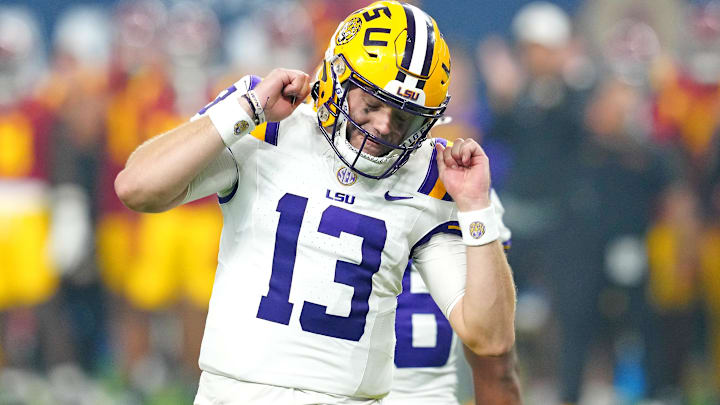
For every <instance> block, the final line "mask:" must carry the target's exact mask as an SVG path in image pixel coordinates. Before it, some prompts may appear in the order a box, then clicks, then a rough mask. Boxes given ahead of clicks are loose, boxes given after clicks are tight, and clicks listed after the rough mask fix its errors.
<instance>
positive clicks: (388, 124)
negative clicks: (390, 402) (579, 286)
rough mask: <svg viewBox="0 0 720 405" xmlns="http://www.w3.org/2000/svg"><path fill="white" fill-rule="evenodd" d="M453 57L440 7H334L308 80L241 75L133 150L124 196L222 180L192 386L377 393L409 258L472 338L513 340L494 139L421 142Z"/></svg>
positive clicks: (194, 188) (506, 344)
mask: <svg viewBox="0 0 720 405" xmlns="http://www.w3.org/2000/svg"><path fill="white" fill-rule="evenodd" d="M450 69H451V65H450V55H449V50H448V48H447V45H446V43H445V40H444V39H443V37H442V35H441V34H440V32H439V31H438V28H437V24H436V23H435V21H434V20H433V19H432V18H431V17H430V16H428V15H427V14H426V13H424V12H423V11H422V10H420V9H418V8H417V7H414V6H411V5H407V4H401V3H397V2H390V1H383V2H376V3H373V4H372V5H370V6H368V7H366V8H364V9H361V10H358V11H357V12H355V13H353V14H351V15H350V16H349V17H348V18H347V19H346V20H345V21H344V22H342V23H341V25H340V26H339V28H338V30H337V32H336V33H335V34H334V35H333V37H332V39H331V43H330V46H329V48H328V50H327V52H326V55H325V60H324V65H323V70H322V72H321V74H320V76H319V77H318V78H317V81H315V83H314V84H313V83H311V79H310V77H309V76H308V75H306V74H305V73H302V72H299V71H292V70H286V69H275V70H273V71H272V72H270V73H269V74H268V75H267V76H266V77H265V78H264V79H260V78H258V77H255V76H246V77H245V78H243V79H241V80H240V81H238V82H236V83H235V85H233V86H231V87H230V88H229V89H228V90H227V91H225V92H223V93H222V94H221V95H220V96H219V97H218V98H217V99H216V100H215V101H213V102H212V103H210V104H209V105H207V106H206V107H205V108H203V109H202V110H201V111H200V113H199V114H198V115H197V116H196V117H195V119H193V120H191V122H189V123H186V124H183V125H181V126H179V127H177V128H175V129H173V130H171V131H169V132H167V133H165V134H162V135H160V136H158V137H155V138H153V139H152V140H150V141H149V142H146V143H145V144H143V145H142V146H140V147H139V148H138V149H137V150H136V151H135V152H134V153H133V154H132V155H131V156H130V158H129V159H128V162H127V164H126V167H125V169H123V171H122V172H121V173H120V174H119V175H118V177H117V178H116V181H115V188H116V191H117V193H118V196H119V197H120V198H121V200H122V201H123V202H124V203H125V204H126V205H127V206H128V207H131V208H133V209H135V210H139V211H145V212H160V211H165V210H168V209H170V208H173V207H176V206H178V205H180V204H183V203H186V202H189V201H192V200H195V199H197V198H201V197H204V196H207V195H210V194H214V193H217V194H218V196H219V200H220V203H221V207H222V210H223V217H224V228H223V233H222V237H221V242H220V253H219V256H218V262H219V263H218V269H217V273H216V277H215V281H216V282H215V284H214V290H213V295H212V298H211V301H210V312H209V315H208V319H207V323H206V327H205V335H204V337H203V346H202V351H201V354H200V367H201V369H202V370H203V373H202V376H201V378H200V388H199V391H198V395H197V396H196V399H195V403H197V404H208V403H218V402H223V403H242V404H246V403H272V404H277V403H284V404H291V403H295V404H309V403H313V404H315V403H332V404H374V403H378V402H379V400H380V399H381V398H383V397H384V396H385V395H386V394H387V393H388V391H389V390H390V384H391V375H392V362H393V352H394V339H393V333H394V331H393V328H392V325H393V323H394V318H395V308H396V305H397V300H396V297H397V295H398V294H399V292H400V290H401V286H402V276H403V271H404V269H405V267H406V265H407V261H408V257H409V258H411V259H412V260H413V262H414V264H415V266H416V268H417V269H418V271H419V272H420V274H422V276H423V278H424V280H425V281H426V283H427V285H428V287H429V289H430V291H431V293H432V295H433V297H434V299H435V301H436V303H437V304H438V306H439V307H440V308H441V309H442V311H443V314H444V315H445V316H446V317H447V318H448V319H449V320H450V323H451V325H452V327H453V329H454V330H455V332H456V333H457V334H458V336H459V337H460V339H461V340H462V341H463V342H464V343H465V344H466V345H467V346H468V347H469V348H470V349H471V350H472V351H473V352H475V353H476V354H479V355H498V354H502V353H505V352H507V351H509V350H510V348H511V347H512V345H513V343H514V325H513V321H514V311H515V306H514V304H515V294H514V293H515V291H514V285H513V281H512V275H511V272H510V268H509V266H508V264H507V260H506V258H505V255H504V253H503V249H502V245H501V244H500V242H499V241H498V240H497V239H498V237H499V225H498V222H499V221H498V219H497V217H496V214H495V209H494V208H493V207H492V206H491V204H490V173H489V168H488V159H487V156H486V155H485V154H484V152H483V151H482V149H481V148H480V146H479V145H478V144H477V143H476V142H474V141H472V140H463V139H458V140H456V141H455V143H454V145H453V146H452V147H447V148H446V147H445V143H444V142H443V141H442V140H439V139H436V140H432V141H431V142H423V141H424V140H425V139H426V136H427V134H428V132H429V130H430V128H431V127H432V125H433V124H434V123H435V122H436V121H437V119H438V118H440V117H441V116H442V114H443V112H444V110H445V107H446V105H447V102H448V101H449V98H448V94H447V86H448V84H449V80H450ZM311 85H312V87H313V89H314V92H313V94H314V98H315V103H314V106H312V107H310V106H309V105H305V104H302V100H303V99H304V98H305V97H306V96H307V95H308V94H309V93H310V91H311Z"/></svg>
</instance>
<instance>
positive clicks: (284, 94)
mask: <svg viewBox="0 0 720 405" xmlns="http://www.w3.org/2000/svg"><path fill="white" fill-rule="evenodd" d="M255 94H257V96H258V99H259V100H260V104H262V106H263V109H264V110H265V119H266V120H267V121H269V122H278V121H280V120H282V119H284V118H286V117H287V116H289V115H290V114H291V113H292V112H293V111H294V110H295V108H296V107H297V106H298V105H300V104H301V103H302V102H303V100H305V98H306V97H307V96H308V95H309V94H310V76H309V75H308V74H307V73H305V72H301V71H299V70H290V69H281V68H279V69H273V70H272V71H271V72H270V74H268V75H267V76H265V78H264V79H263V80H262V81H261V82H260V84H258V85H257V87H255Z"/></svg>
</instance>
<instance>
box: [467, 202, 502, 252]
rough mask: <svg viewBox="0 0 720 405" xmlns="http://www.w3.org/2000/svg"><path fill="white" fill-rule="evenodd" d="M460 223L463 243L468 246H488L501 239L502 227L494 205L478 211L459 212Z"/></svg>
mask: <svg viewBox="0 0 720 405" xmlns="http://www.w3.org/2000/svg"><path fill="white" fill-rule="evenodd" d="M458 222H459V223H460V231H461V232H462V238H463V243H465V244H466V245H468V246H480V245H486V244H488V243H490V242H493V241H494V240H496V239H497V238H499V237H500V227H499V224H498V220H497V217H496V216H495V207H494V206H492V205H491V206H489V207H487V208H483V209H481V210H477V211H467V212H458Z"/></svg>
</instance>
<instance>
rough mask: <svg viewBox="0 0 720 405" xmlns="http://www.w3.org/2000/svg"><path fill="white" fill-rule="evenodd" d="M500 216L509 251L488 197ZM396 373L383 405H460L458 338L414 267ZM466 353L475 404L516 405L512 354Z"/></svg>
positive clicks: (401, 313) (408, 276)
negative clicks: (471, 375) (482, 354)
mask: <svg viewBox="0 0 720 405" xmlns="http://www.w3.org/2000/svg"><path fill="white" fill-rule="evenodd" d="M491 200H492V204H493V206H494V207H495V212H496V214H497V215H498V220H499V225H500V240H501V241H502V243H503V245H504V246H505V249H506V250H507V249H509V247H510V230H509V229H507V228H506V227H505V225H504V224H503V222H502V215H503V213H504V211H505V209H504V208H503V206H502V204H501V203H500V200H499V199H498V197H497V194H496V193H495V192H494V191H493V192H492V194H491ZM395 336H396V339H397V341H396V343H395V367H396V368H395V371H394V373H393V385H392V390H391V391H390V394H389V395H388V396H387V397H386V398H385V400H384V401H383V403H384V404H387V405H405V404H434V405H458V404H459V401H458V396H457V392H456V390H457V385H458V377H457V371H458V370H457V361H458V357H457V353H458V350H457V347H456V346H457V344H458V339H457V336H456V335H455V334H454V333H453V332H452V328H451V326H450V323H449V322H448V320H447V319H446V318H445V316H444V315H443V313H442V311H441V310H440V308H438V306H437V305H436V304H435V302H434V301H433V299H432V297H431V296H430V293H429V292H428V289H427V286H426V285H425V283H424V282H423V280H422V278H421V276H420V273H419V272H418V271H417V269H415V268H414V266H413V265H412V262H411V263H409V264H408V267H407V269H406V270H405V274H404V276H403V292H402V294H400V295H399V296H398V307H397V315H396V318H395ZM463 348H464V349H465V350H464V351H465V357H466V359H467V360H468V363H469V365H470V367H471V369H472V374H473V385H474V388H475V402H476V403H477V404H478V405H480V404H482V405H500V404H502V405H511V404H520V386H519V381H518V377H517V371H516V368H515V363H516V359H515V353H514V351H513V352H508V353H504V354H502V355H500V356H478V355H476V354H475V353H473V352H472V351H471V350H467V348H466V347H463Z"/></svg>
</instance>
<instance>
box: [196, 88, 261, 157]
mask: <svg viewBox="0 0 720 405" xmlns="http://www.w3.org/2000/svg"><path fill="white" fill-rule="evenodd" d="M207 115H208V116H209V117H210V121H212V123H213V125H214V126H215V129H217V131H218V132H219V133H220V137H221V138H222V140H223V143H225V146H227V147H230V145H232V144H233V143H235V142H237V141H238V140H239V139H240V138H242V136H243V135H245V134H248V133H250V132H251V131H252V130H253V129H255V122H253V119H252V118H250V115H249V114H248V113H247V111H245V109H244V108H243V107H242V105H241V104H240V102H239V101H238V99H237V97H232V96H231V97H227V98H226V99H224V100H222V101H220V102H219V103H217V104H215V105H214V106H212V107H210V108H208V110H207Z"/></svg>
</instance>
